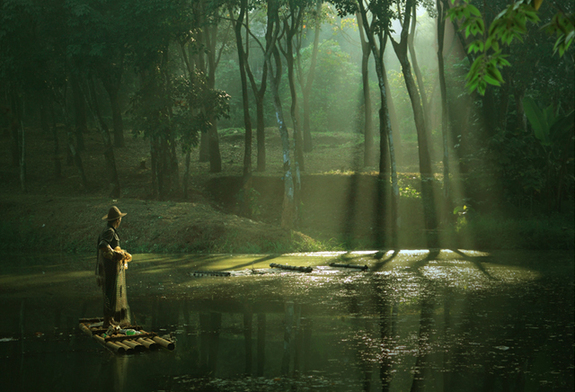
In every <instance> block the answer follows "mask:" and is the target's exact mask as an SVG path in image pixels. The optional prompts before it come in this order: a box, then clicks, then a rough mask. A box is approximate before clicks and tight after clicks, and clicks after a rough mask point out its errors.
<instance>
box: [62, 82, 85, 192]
mask: <svg viewBox="0 0 575 392" xmlns="http://www.w3.org/2000/svg"><path fill="white" fill-rule="evenodd" d="M66 90H67V89H66V88H65V87H64V94H63V97H64V98H63V104H62V115H63V117H64V129H65V130H66V135H67V137H68V151H69V153H70V156H71V158H72V161H73V162H74V165H75V166H76V168H77V169H78V174H79V175H80V179H81V180H82V187H83V189H84V191H88V178H87V177H86V173H85V172H84V165H83V163H82V157H81V156H80V153H79V152H78V151H77V150H76V143H75V141H74V133H73V132H72V127H71V126H70V116H69V111H68V102H67V95H68V94H67V92H66Z"/></svg>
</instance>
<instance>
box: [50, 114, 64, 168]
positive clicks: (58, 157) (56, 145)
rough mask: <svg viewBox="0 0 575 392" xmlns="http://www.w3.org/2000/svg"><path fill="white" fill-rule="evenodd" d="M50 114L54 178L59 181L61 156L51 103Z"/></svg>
mask: <svg viewBox="0 0 575 392" xmlns="http://www.w3.org/2000/svg"><path fill="white" fill-rule="evenodd" d="M50 113H51V115H52V138H53V140H54V178H56V179H60V178H62V154H61V152H60V141H59V139H58V127H57V125H56V115H55V113H54V105H53V104H52V103H50Z"/></svg>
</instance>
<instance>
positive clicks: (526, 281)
mask: <svg viewBox="0 0 575 392" xmlns="http://www.w3.org/2000/svg"><path fill="white" fill-rule="evenodd" d="M334 261H336V262H339V263H352V264H358V265H364V264H365V265H367V266H368V267H369V270H368V271H365V272H363V271H356V270H350V269H346V268H340V267H337V268H334V267H329V266H328V264H329V263H330V262H334ZM270 262H275V263H278V264H286V263H287V264H290V265H302V266H312V267H313V268H314V270H313V272H311V273H299V272H290V271H285V272H278V271H276V273H268V272H269V268H268V267H267V266H268V264H269V263H270ZM92 267H93V260H92V258H91V257H90V256H81V257H80V256H66V257H64V256H62V255H55V256H42V257H39V256H36V257H31V256H29V255H28V256H24V255H13V256H11V257H9V258H7V259H4V260H3V261H2V264H1V265H0V300H1V301H2V318H1V319H0V385H2V390H4V391H43V390H45V391H72V390H84V391H100V390H107V391H112V390H117V391H190V390H191V391H308V390H309V391H315V390H320V391H423V390H426V391H563V390H564V391H572V390H573V387H574V385H573V384H574V372H573V370H574V365H573V363H574V362H573V360H574V358H573V352H574V345H573V329H574V319H573V316H574V278H573V272H574V263H573V254H572V253H571V252H551V253H550V252H546V253H527V252H504V253H499V254H488V253H481V252H466V251H458V250H443V251H427V250H424V251H401V252H388V253H379V254H374V252H371V253H370V252H365V253H354V254H309V255H290V256H265V255H264V256H262V255H259V256H226V255H218V256H193V255H185V256H183V255H178V256H160V255H136V257H135V258H134V262H133V263H132V265H131V266H130V268H129V269H128V296H129V302H130V307H131V311H132V313H133V318H134V321H136V322H137V323H138V324H139V325H141V326H143V327H144V328H145V329H147V330H152V331H155V332H158V333H159V334H160V335H169V336H170V337H171V338H172V339H173V340H175V342H176V349H175V350H174V351H167V350H160V351H155V352H147V353H140V354H134V355H126V356H118V355H115V354H113V353H111V352H110V351H108V350H107V349H105V348H103V347H102V346H100V345H99V344H98V343H97V342H96V341H94V340H92V339H91V338H89V337H88V336H86V335H84V334H83V333H82V332H81V331H80V330H79V328H78V319H79V318H81V317H98V316H100V315H101V314H100V313H101V299H100V294H99V292H98V290H97V289H96V287H95V283H94V279H93V275H92ZM198 270H202V271H207V270H211V271H222V270H226V271H231V270H238V271H240V272H239V273H234V276H230V277H221V276H205V275H201V274H194V271H198Z"/></svg>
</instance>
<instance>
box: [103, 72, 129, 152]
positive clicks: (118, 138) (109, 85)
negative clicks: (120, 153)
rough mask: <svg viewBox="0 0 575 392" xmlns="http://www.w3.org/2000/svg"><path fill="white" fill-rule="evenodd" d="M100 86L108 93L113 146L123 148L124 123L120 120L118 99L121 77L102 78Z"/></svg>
mask: <svg viewBox="0 0 575 392" xmlns="http://www.w3.org/2000/svg"><path fill="white" fill-rule="evenodd" d="M101 80H102V84H103V86H104V88H105V89H106V92H107V93H108V97H109V99H110V105H111V107H112V126H113V127H114V146H115V147H120V148H121V147H125V146H126V142H125V140H124V122H123V120H122V109H121V107H120V99H119V97H118V92H119V90H120V83H121V76H117V77H115V78H113V77H102V78H101Z"/></svg>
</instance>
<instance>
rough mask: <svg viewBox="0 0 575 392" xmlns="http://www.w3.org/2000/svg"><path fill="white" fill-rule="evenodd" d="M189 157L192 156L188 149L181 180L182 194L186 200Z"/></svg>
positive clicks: (188, 181) (188, 179) (190, 150)
mask: <svg viewBox="0 0 575 392" xmlns="http://www.w3.org/2000/svg"><path fill="white" fill-rule="evenodd" d="M191 155H192V149H191V148H189V149H188V150H187V151H186V158H185V167H186V170H185V172H184V178H183V179H182V183H183V184H182V186H183V188H184V190H183V193H184V199H187V198H188V197H189V193H188V186H189V185H190V160H191Z"/></svg>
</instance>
